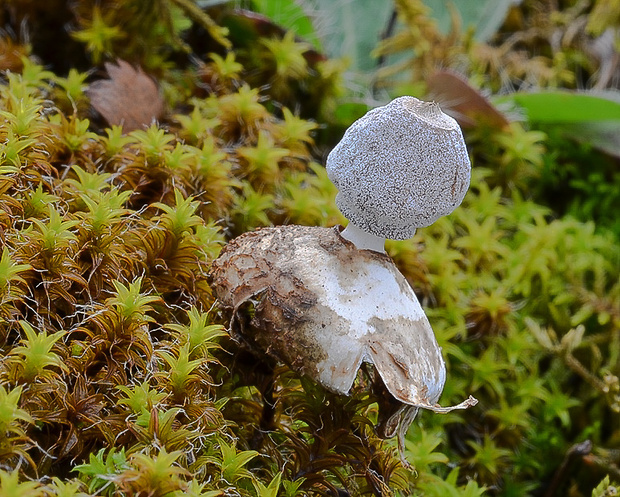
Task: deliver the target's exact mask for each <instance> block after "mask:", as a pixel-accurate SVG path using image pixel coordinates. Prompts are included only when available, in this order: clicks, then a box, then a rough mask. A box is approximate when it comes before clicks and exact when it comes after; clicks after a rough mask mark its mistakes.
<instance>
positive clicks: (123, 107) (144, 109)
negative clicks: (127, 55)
mask: <svg viewBox="0 0 620 497" xmlns="http://www.w3.org/2000/svg"><path fill="white" fill-rule="evenodd" d="M105 68H106V70H107V71H108V75H109V76H110V79H101V80H99V81H95V82H94V83H92V84H91V85H90V86H89V88H88V90H87V94H88V96H89V97H90V103H91V105H92V106H93V108H94V109H95V110H96V111H97V112H99V114H101V115H102V116H103V118H104V119H105V120H106V121H107V123H108V124H109V125H110V126H112V125H120V126H123V130H124V132H125V133H128V132H130V131H133V130H136V129H143V128H144V127H147V126H149V125H150V124H151V123H152V122H153V121H155V120H157V119H160V118H161V117H162V116H163V113H164V101H163V99H162V96H161V94H160V92H159V88H158V87H157V84H156V83H155V81H153V79H151V78H150V77H149V76H147V75H146V74H145V73H144V72H143V71H142V69H140V68H135V67H133V66H132V65H131V64H129V63H128V62H125V61H124V60H118V61H117V62H116V64H112V63H109V62H108V63H106V64H105Z"/></svg>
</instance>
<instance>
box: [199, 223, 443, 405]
mask: <svg viewBox="0 0 620 497" xmlns="http://www.w3.org/2000/svg"><path fill="white" fill-rule="evenodd" d="M211 276H212V280H213V281H212V283H213V288H214V291H215V293H216V295H217V298H218V300H219V302H220V305H221V306H222V308H224V309H225V310H227V311H228V312H229V314H230V318H231V329H232V331H233V333H236V334H237V335H238V336H240V337H241V339H242V340H244V341H245V342H246V343H248V344H249V345H250V346H251V347H254V348H256V349H258V350H260V351H266V352H267V353H268V354H270V355H271V356H273V357H275V358H277V359H280V360H281V361H283V362H284V363H286V364H288V365H289V366H291V367H292V368H293V369H295V370H297V371H298V372H301V373H303V374H307V375H309V376H310V377H312V378H314V379H315V380H317V381H319V382H320V383H321V384H323V385H324V386H325V387H327V388H328V389H330V390H332V391H335V392H337V393H347V392H348V391H349V389H350V388H351V386H352V384H353V381H354V379H355V377H356V374H357V371H358V369H359V367H360V365H361V363H362V362H363V361H366V362H371V363H373V364H374V365H375V367H376V370H377V371H378V373H379V375H380V376H381V378H382V379H383V382H384V383H385V386H386V387H387V389H388V391H389V392H390V393H391V394H392V395H393V396H394V397H395V398H396V399H398V400H399V401H401V402H403V403H406V404H409V405H413V406H417V407H423V408H427V409H432V410H441V409H442V408H439V406H436V405H435V404H436V402H437V400H438V399H439V396H440V394H441V391H442V389H443V385H444V383H445V379H446V371H445V365H444V361H443V359H442V356H441V350H440V348H439V346H438V345H437V342H436V340H435V337H434V335H433V331H432V329H431V327H430V324H429V323H428V320H427V318H426V316H425V315H424V312H423V311H422V308H421V307H420V304H419V302H418V300H417V298H416V296H415V294H414V293H413V290H412V289H411V287H410V286H409V284H408V283H407V281H406V280H405V278H404V277H403V276H402V275H401V274H400V272H399V271H398V270H397V269H396V267H395V266H394V264H393V262H392V261H391V259H390V258H389V257H387V256H386V255H383V254H379V253H377V252H373V251H370V250H357V249H356V248H355V247H354V246H353V244H352V243H350V242H348V241H347V240H345V239H344V238H342V237H341V236H340V228H339V227H338V228H311V227H302V226H283V227H276V228H263V229H260V230H257V231H255V232H252V233H246V234H244V235H242V236H240V237H238V238H236V239H235V240H233V241H232V242H230V243H229V244H228V246H227V247H226V248H225V249H224V251H223V252H222V254H221V255H220V257H219V259H218V260H217V261H215V263H214V265H213V269H212V274H211ZM248 305H249V306H252V307H253V312H244V310H247V309H246V306H248Z"/></svg>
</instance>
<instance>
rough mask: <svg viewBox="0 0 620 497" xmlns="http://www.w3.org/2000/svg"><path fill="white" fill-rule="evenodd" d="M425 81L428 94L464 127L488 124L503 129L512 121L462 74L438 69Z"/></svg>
mask: <svg viewBox="0 0 620 497" xmlns="http://www.w3.org/2000/svg"><path fill="white" fill-rule="evenodd" d="M426 84H427V85H428V89H429V95H430V96H431V97H432V98H433V99H434V100H436V101H437V103H439V104H440V105H441V108H442V109H443V111H444V112H445V113H446V114H448V115H450V116H452V117H453V118H454V119H456V120H457V121H458V123H459V124H460V125H461V127H463V128H471V127H475V126H477V125H480V124H485V125H487V126H489V127H492V128H500V129H502V128H505V127H506V126H508V124H509V122H508V119H507V118H506V116H504V115H503V114H502V113H501V112H500V111H499V110H497V109H496V108H495V107H494V106H493V104H491V102H489V101H488V100H487V98H486V97H485V96H484V95H482V93H480V92H479V91H478V90H477V89H475V88H474V87H473V86H471V85H470V84H469V82H468V81H467V79H466V78H465V77H464V76H462V75H460V74H457V73H455V72H453V71H445V70H442V71H436V72H435V73H434V74H432V75H431V76H430V77H429V78H428V79H427V80H426Z"/></svg>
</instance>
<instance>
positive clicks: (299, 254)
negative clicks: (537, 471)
mask: <svg viewBox="0 0 620 497" xmlns="http://www.w3.org/2000/svg"><path fill="white" fill-rule="evenodd" d="M470 168H471V166H470V163H469V158H468V155H467V150H466V148H465V143H464V140H463V136H462V134H461V130H460V128H459V126H458V124H457V123H456V121H454V120H453V119H452V118H450V117H448V116H447V115H445V114H444V113H443V112H441V110H440V109H439V107H438V106H437V105H436V104H432V103H430V104H429V103H425V102H421V101H419V100H417V99H415V98H413V97H401V98H398V99H396V100H394V101H392V102H391V103H390V104H388V105H386V106H384V107H379V108H377V109H374V110H372V111H370V112H368V114H366V115H365V116H364V117H362V118H361V119H359V120H358V121H356V122H355V123H353V125H352V126H351V127H350V128H349V129H348V130H347V131H346V133H345V135H344V137H343V138H342V140H341V142H340V143H339V144H338V145H337V146H336V147H335V148H334V150H333V151H332V152H331V153H330V155H329V157H328V160H327V170H328V174H329V177H330V178H331V179H332V181H333V182H334V184H335V185H336V186H337V187H338V190H339V193H338V195H337V197H336V203H337V205H338V207H339V208H340V210H341V211H342V213H343V214H344V215H345V216H346V217H347V219H348V220H349V221H350V223H349V225H348V226H347V228H346V229H344V230H343V229H342V227H334V228H317V227H306V226H279V227H274V228H263V229H259V230H257V231H254V232H251V233H246V234H244V235H241V236H240V237H238V238H236V239H234V240H232V241H231V242H230V243H229V244H228V245H227V247H225V249H224V250H223V251H222V253H221V255H220V257H219V258H218V259H217V260H216V261H215V262H214V263H213V269H212V272H211V278H212V288H213V289H214V292H215V294H216V296H217V298H218V301H219V305H220V307H221V309H222V310H223V311H224V312H225V313H227V315H228V317H229V318H230V331H231V335H232V336H233V337H236V338H237V339H238V340H239V342H240V343H242V344H243V345H244V346H246V347H247V348H249V349H250V350H251V351H253V352H254V353H255V354H256V355H258V356H259V357H260V356H261V355H262V356H269V357H271V358H272V359H276V360H278V361H281V362H283V363H285V364H287V365H288V366H289V367H290V368H291V369H293V370H295V371H297V372H298V373H300V374H302V375H307V376H309V377H311V378H312V379H314V380H315V381H317V382H318V383H320V384H321V385H323V386H324V387H326V388H327V389H329V390H331V391H332V392H335V393H337V394H342V395H347V394H349V392H350V390H351V388H352V386H353V384H354V381H355V378H356V376H357V372H358V370H359V369H360V367H361V366H362V363H370V364H372V365H374V369H375V370H376V373H377V374H376V375H375V378H374V380H373V385H372V389H373V392H375V393H377V392H378V394H377V395H378V398H379V399H385V398H386V396H387V398H388V399H392V400H389V401H388V402H380V403H379V407H380V410H381V409H384V412H380V418H381V419H382V420H383V421H382V425H381V426H380V427H378V433H379V434H380V435H382V436H386V437H391V436H394V435H397V436H398V441H399V449H400V452H401V459H402V460H403V463H404V464H407V463H406V461H405V459H404V437H405V434H406V431H407V428H408V427H409V425H410V424H411V422H412V421H413V419H414V417H415V415H416V413H417V412H418V410H419V409H420V408H422V409H427V410H430V411H434V412H438V413H445V412H449V411H451V410H453V409H464V408H467V407H470V406H472V405H475V404H476V402H477V401H476V400H475V399H474V398H473V397H469V398H468V399H467V400H465V401H464V402H461V403H460V404H457V405H455V406H451V407H441V406H439V405H438V404H437V401H438V400H439V397H440V395H441V393H442V391H443V387H444V384H445V381H446V367H445V362H444V360H443V357H442V354H441V349H440V347H439V345H438V343H437V340H436V338H435V335H434V333H433V330H432V328H431V325H430V323H429V321H428V318H427V317H426V315H425V313H424V311H423V309H422V306H421V305H420V302H419V301H418V299H417V297H416V295H415V293H414V292H413V290H412V288H411V286H410V285H409V284H408V282H407V281H406V279H405V277H404V276H403V275H402V274H401V273H400V272H399V271H398V269H397V268H396V266H395V264H394V262H393V261H392V260H391V259H390V257H389V256H388V255H387V254H386V253H385V249H384V245H385V239H386V238H392V239H406V238H409V237H411V236H413V234H414V233H415V231H416V229H417V228H419V227H424V226H428V225H429V224H431V223H433V222H434V221H435V220H437V219H438V218H439V217H441V216H443V215H446V214H449V213H450V212H452V211H453V210H454V209H455V208H456V207H457V206H458V205H459V204H460V203H461V201H462V200H463V197H464V195H465V192H466V191H467V187H468V185H469V177H470ZM385 411H387V412H385Z"/></svg>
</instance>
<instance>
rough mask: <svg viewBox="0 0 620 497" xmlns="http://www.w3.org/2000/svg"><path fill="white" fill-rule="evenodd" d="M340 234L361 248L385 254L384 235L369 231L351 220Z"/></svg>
mask: <svg viewBox="0 0 620 497" xmlns="http://www.w3.org/2000/svg"><path fill="white" fill-rule="evenodd" d="M340 234H341V235H342V238H345V239H346V240H349V241H350V242H351V243H353V245H355V246H356V247H357V248H358V249H360V250H364V249H365V250H374V251H375V252H381V253H382V254H385V238H384V237H382V236H377V235H373V234H371V233H368V232H367V231H364V230H363V229H361V228H359V227H358V226H356V225H355V224H353V223H351V222H350V223H349V225H348V226H347V227H346V228H345V229H344V230H343V231H342V233H340Z"/></svg>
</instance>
